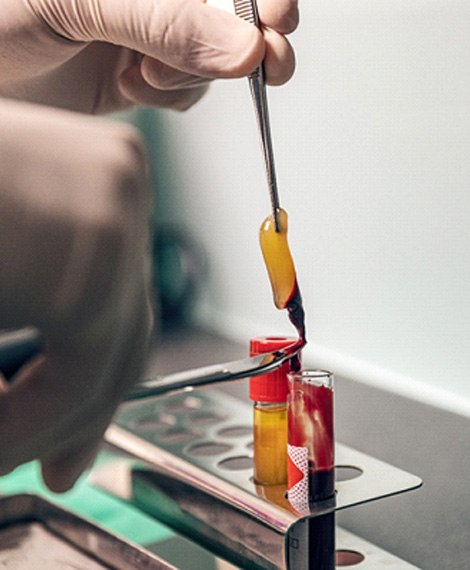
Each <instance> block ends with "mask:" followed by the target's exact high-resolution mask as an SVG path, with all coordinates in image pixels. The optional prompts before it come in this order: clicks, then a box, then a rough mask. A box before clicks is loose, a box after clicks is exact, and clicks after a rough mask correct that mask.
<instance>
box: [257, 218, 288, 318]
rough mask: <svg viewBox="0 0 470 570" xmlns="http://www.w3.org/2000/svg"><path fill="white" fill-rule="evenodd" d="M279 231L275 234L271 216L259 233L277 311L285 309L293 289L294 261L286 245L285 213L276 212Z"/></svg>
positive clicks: (262, 225)
mask: <svg viewBox="0 0 470 570" xmlns="http://www.w3.org/2000/svg"><path fill="white" fill-rule="evenodd" d="M278 225H279V231H278V232H276V226H275V222H274V216H273V214H271V215H270V216H268V217H267V218H266V219H265V220H264V221H263V223H262V224H261V228H260V231H259V238H260V245H261V251H262V253H263V258H264V262H265V264H266V269H267V270H268V275H269V280H270V281H271V287H272V290H273V297H274V303H275V305H276V307H277V308H278V309H285V307H286V305H287V303H288V302H289V299H290V298H291V296H292V293H293V291H294V288H295V283H296V277H295V268H294V261H293V260H292V255H291V252H290V250H289V244H288V243H287V212H286V211H285V210H283V209H282V208H281V209H280V210H279V211H278Z"/></svg>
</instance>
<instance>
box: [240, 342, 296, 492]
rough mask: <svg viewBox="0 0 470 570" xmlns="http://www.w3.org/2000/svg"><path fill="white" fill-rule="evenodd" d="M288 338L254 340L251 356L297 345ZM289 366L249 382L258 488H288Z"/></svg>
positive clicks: (256, 377) (251, 343)
mask: <svg viewBox="0 0 470 570" xmlns="http://www.w3.org/2000/svg"><path fill="white" fill-rule="evenodd" d="M297 340H298V339H296V338H291V337H271V336H268V337H257V338H253V339H251V341H250V356H255V355H258V354H265V353H267V352H273V351H276V350H280V349H281V348H285V347H287V346H290V345H292V344H294V343H295V342H297ZM290 371H291V366H290V362H289V361H287V362H285V363H284V364H283V365H282V366H281V367H280V368H278V369H277V370H274V371H272V372H268V373H266V374H262V375H260V376H254V377H252V378H250V399H251V400H253V402H254V405H253V438H254V470H253V476H254V480H255V483H256V484H257V485H262V486H269V485H285V484H287V396H288V393H289V383H288V378H287V375H288V373H289V372H290Z"/></svg>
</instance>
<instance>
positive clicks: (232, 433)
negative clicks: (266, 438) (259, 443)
mask: <svg viewBox="0 0 470 570" xmlns="http://www.w3.org/2000/svg"><path fill="white" fill-rule="evenodd" d="M218 433H219V435H221V436H223V437H244V436H246V435H251V434H252V433H253V428H252V427H251V426H231V427H227V428H224V429H221V430H220V431H219V432H218Z"/></svg>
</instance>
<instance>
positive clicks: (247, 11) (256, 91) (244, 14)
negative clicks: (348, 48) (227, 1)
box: [233, 0, 280, 231]
mask: <svg viewBox="0 0 470 570" xmlns="http://www.w3.org/2000/svg"><path fill="white" fill-rule="evenodd" d="M233 5H234V8H235V14H236V15H237V16H239V17H240V18H242V19H243V20H246V21H247V22H250V24H253V25H255V26H256V27H258V28H259V27H260V22H259V17H258V9H257V5H256V0H233ZM248 81H249V85H250V92H251V97H252V99H253V104H254V107H255V113H256V120H257V124H258V130H259V135H260V140H261V148H262V151H263V157H264V164H265V168H266V177H267V181H268V188H269V195H270V198H271V207H272V211H273V216H274V224H275V228H276V231H279V222H278V212H279V208H280V205H279V193H278V189H277V179H276V169H275V166H274V152H273V144H272V137H271V127H270V123H269V111H268V99H267V95H266V84H265V80H264V69H263V65H261V66H260V67H258V69H256V70H255V71H254V72H253V73H252V74H251V75H250V76H249V77H248Z"/></svg>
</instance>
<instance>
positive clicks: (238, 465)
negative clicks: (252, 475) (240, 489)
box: [217, 455, 253, 471]
mask: <svg viewBox="0 0 470 570" xmlns="http://www.w3.org/2000/svg"><path fill="white" fill-rule="evenodd" d="M217 465H218V467H220V468H221V469H226V470H227V471H242V470H244V469H252V468H253V458H252V457H248V456H247V455H239V456H237V457H229V458H228V459H224V460H223V461H220V462H219V463H218V464H217Z"/></svg>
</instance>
